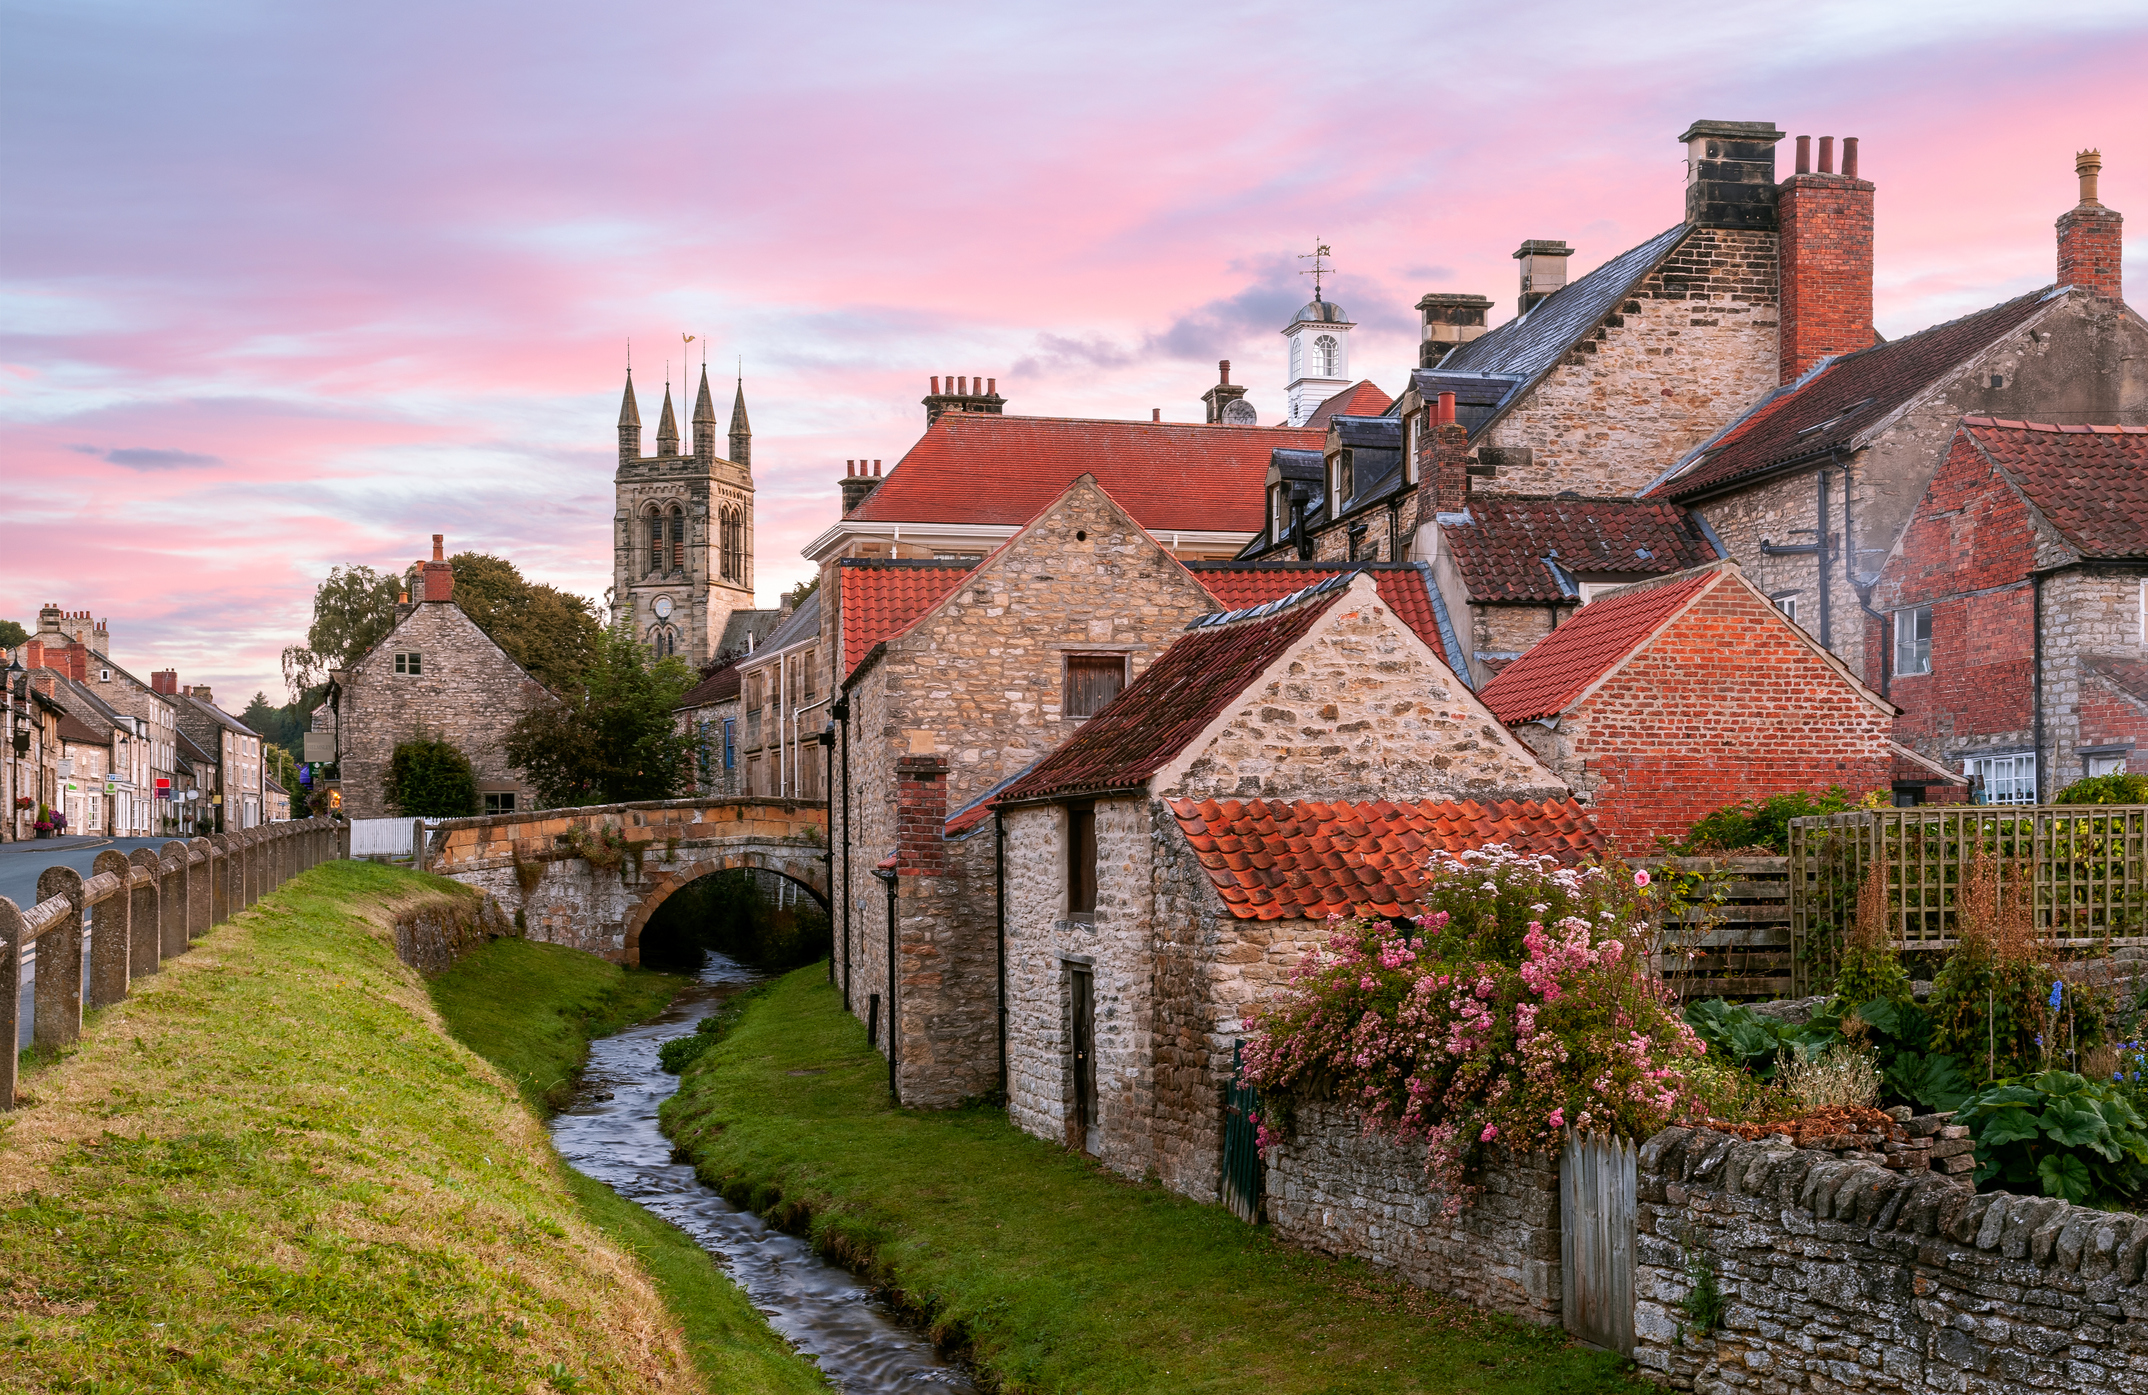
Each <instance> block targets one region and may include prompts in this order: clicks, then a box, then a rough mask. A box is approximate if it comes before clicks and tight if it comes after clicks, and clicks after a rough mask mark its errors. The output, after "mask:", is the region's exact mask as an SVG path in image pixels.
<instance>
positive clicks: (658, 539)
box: [644, 509, 664, 575]
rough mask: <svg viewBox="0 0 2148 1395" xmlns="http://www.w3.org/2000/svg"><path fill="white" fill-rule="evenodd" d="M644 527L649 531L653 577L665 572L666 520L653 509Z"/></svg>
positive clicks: (650, 569)
mask: <svg viewBox="0 0 2148 1395" xmlns="http://www.w3.org/2000/svg"><path fill="white" fill-rule="evenodd" d="M644 526H645V527H646V528H647V529H648V531H649V571H650V573H651V574H652V575H653V574H655V573H657V572H660V571H662V570H664V519H663V515H661V514H659V513H657V512H656V510H654V509H651V510H650V511H649V516H648V518H647V519H646V520H645V521H644Z"/></svg>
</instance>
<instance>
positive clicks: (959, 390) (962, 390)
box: [955, 377, 970, 397]
mask: <svg viewBox="0 0 2148 1395" xmlns="http://www.w3.org/2000/svg"><path fill="white" fill-rule="evenodd" d="M955 392H956V394H957V395H958V396H961V397H968V396H969V395H970V380H969V379H968V378H967V377H962V378H957V379H955Z"/></svg>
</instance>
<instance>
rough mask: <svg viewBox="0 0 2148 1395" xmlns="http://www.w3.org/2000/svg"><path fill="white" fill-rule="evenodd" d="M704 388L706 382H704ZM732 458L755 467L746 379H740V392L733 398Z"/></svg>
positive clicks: (749, 468)
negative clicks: (748, 420)
mask: <svg viewBox="0 0 2148 1395" xmlns="http://www.w3.org/2000/svg"><path fill="white" fill-rule="evenodd" d="M703 386H704V390H706V384H705V383H704V385H703ZM731 459H732V460H733V461H734V462H736V463H737V464H739V465H743V466H744V467H745V468H746V469H748V470H751V469H752V468H753V428H752V427H751V426H749V425H747V424H746V379H745V378H744V377H743V376H741V377H740V378H739V380H738V392H737V394H736V395H735V396H733V397H732V399H731Z"/></svg>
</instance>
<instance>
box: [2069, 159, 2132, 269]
mask: <svg viewBox="0 0 2148 1395" xmlns="http://www.w3.org/2000/svg"><path fill="white" fill-rule="evenodd" d="M2073 172H2074V174H2075V175H2077V176H2078V177H2079V178H2080V181H2081V202H2080V203H2078V204H2076V205H2074V206H2073V207H2072V208H2069V209H2067V210H2066V211H2065V212H2064V213H2061V214H2060V215H2059V220H2058V283H2059V284H2060V285H2061V286H2079V287H2081V288H2082V289H2083V290H2089V291H2094V292H2095V293H2096V294H2097V295H2100V296H2102V297H2103V298H2104V299H2105V300H2110V301H2120V300H2123V299H2124V298H2125V296H2124V289H2125V287H2124V284H2123V278H2122V276H2121V275H2120V272H2121V270H2122V265H2121V263H2122V260H2123V257H2124V253H2125V244H2124V241H2123V237H2124V233H2125V223H2126V220H2125V219H2124V218H2123V217H2122V216H2121V215H2120V214H2119V212H2118V210H2117V209H2115V208H2105V207H2104V206H2103V202H2102V200H2100V199H2098V198H2097V197H2096V177H2097V176H2098V175H2099V174H2101V173H2102V172H2103V155H2102V152H2100V151H2095V150H2084V151H2082V152H2081V153H2080V154H2078V155H2076V156H2074V159H2073Z"/></svg>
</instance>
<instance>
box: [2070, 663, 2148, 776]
mask: <svg viewBox="0 0 2148 1395" xmlns="http://www.w3.org/2000/svg"><path fill="white" fill-rule="evenodd" d="M2074 711H2075V714H2076V715H2077V717H2078V718H2079V721H2080V730H2081V735H2080V739H2079V740H2078V741H2077V742H2076V743H2075V744H2076V745H2078V746H2116V745H2118V744H2119V743H2120V742H2124V741H2131V742H2132V743H2133V754H2132V756H2130V757H2129V758H2128V759H2127V761H2126V770H2127V771H2128V772H2129V773H2131V774H2134V775H2148V708H2143V707H2142V705H2141V704H2140V702H2139V701H2138V700H2137V699H2135V698H2133V697H2132V696H2131V695H2129V694H2127V693H2126V692H2125V691H2124V690H2122V689H2121V688H2119V687H2118V685H2117V684H2115V683H2113V682H2111V680H2110V679H2108V678H2104V677H2102V676H2100V675H2089V676H2086V677H2084V678H2083V679H2082V681H2081V700H2080V704H2079V706H2077V707H2076V708H2075V709H2074ZM2081 774H2082V771H2081V769H2080V763H2079V762H2078V761H2076V762H2075V764H2074V768H2073V769H2072V770H2069V771H2067V772H2065V773H2064V774H2063V775H2061V776H2060V777H2058V778H2055V779H2053V780H2052V781H2051V783H2050V787H2051V788H2052V789H2053V790H2058V789H2063V788H2064V787H2065V786H2067V785H2069V784H2071V783H2073V781H2075V780H2076V779H2079V778H2080V776H2081Z"/></svg>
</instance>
